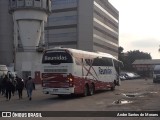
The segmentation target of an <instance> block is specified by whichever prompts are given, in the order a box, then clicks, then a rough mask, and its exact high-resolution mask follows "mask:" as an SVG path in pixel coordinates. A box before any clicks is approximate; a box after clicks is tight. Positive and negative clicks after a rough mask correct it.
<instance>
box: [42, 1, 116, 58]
mask: <svg viewBox="0 0 160 120" xmlns="http://www.w3.org/2000/svg"><path fill="white" fill-rule="evenodd" d="M45 30H46V34H45V35H46V36H45V37H46V44H47V46H48V48H52V47H55V46H61V47H71V48H76V49H81V50H86V51H100V52H106V53H110V54H112V55H114V56H116V57H118V46H119V42H118V41H119V12H118V11H117V10H116V9H115V8H114V7H113V6H112V5H111V4H110V3H109V2H108V0H52V14H51V15H50V17H49V19H48V23H47V25H46V27H45Z"/></svg>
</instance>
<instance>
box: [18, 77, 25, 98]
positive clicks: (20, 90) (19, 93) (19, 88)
mask: <svg viewBox="0 0 160 120" xmlns="http://www.w3.org/2000/svg"><path fill="white" fill-rule="evenodd" d="M16 83H17V84H16V90H17V91H18V96H19V99H22V95H23V94H22V93H23V88H24V82H23V81H22V79H21V78H19V77H18V76H16Z"/></svg>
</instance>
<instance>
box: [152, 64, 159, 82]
mask: <svg viewBox="0 0 160 120" xmlns="http://www.w3.org/2000/svg"><path fill="white" fill-rule="evenodd" d="M153 82H154V83H156V82H160V65H155V67H154V70H153Z"/></svg>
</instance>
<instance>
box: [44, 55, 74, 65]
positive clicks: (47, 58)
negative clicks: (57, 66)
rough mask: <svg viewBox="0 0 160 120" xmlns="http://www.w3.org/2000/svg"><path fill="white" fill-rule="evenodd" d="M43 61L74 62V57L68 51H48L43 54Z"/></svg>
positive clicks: (52, 62)
mask: <svg viewBox="0 0 160 120" xmlns="http://www.w3.org/2000/svg"><path fill="white" fill-rule="evenodd" d="M42 63H51V64H54V63H73V59H72V57H71V55H70V54H69V53H67V52H46V53H44V55H43V59H42Z"/></svg>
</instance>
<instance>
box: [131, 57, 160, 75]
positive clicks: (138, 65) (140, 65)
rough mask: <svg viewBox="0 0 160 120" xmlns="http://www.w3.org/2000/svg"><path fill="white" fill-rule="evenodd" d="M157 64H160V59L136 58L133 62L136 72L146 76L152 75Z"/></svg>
mask: <svg viewBox="0 0 160 120" xmlns="http://www.w3.org/2000/svg"><path fill="white" fill-rule="evenodd" d="M155 65H160V59H152V60H150V59H142V60H135V61H134V62H133V63H132V66H133V68H134V69H135V72H137V73H138V74H140V75H141V76H144V77H152V76H153V70H154V67H155Z"/></svg>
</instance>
